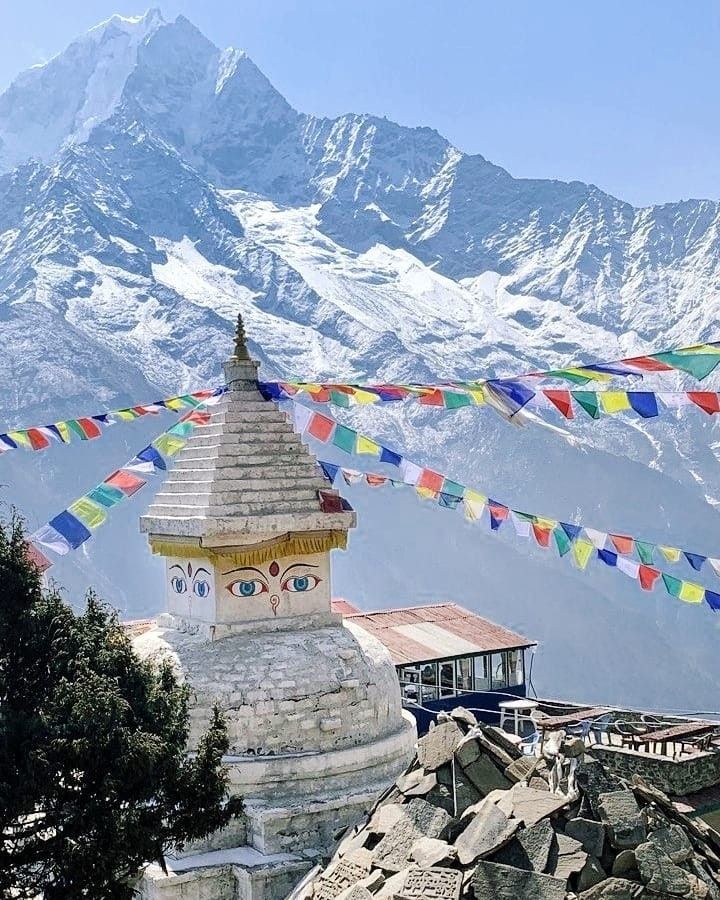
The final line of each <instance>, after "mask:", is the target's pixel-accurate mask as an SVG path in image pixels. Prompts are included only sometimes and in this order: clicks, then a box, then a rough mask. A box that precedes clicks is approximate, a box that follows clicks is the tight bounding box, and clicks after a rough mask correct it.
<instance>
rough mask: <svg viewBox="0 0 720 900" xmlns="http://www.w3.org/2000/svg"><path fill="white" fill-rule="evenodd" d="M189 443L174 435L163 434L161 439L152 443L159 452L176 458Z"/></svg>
mask: <svg viewBox="0 0 720 900" xmlns="http://www.w3.org/2000/svg"><path fill="white" fill-rule="evenodd" d="M186 443H187V441H186V440H185V438H182V437H177V435H174V434H161V435H160V437H159V438H156V440H154V441H153V442H152V445H153V447H154V448H155V449H156V450H158V451H159V452H160V453H164V454H165V455H166V456H175V454H176V453H177V452H178V451H179V450H182V448H183V447H184V446H185V444H186Z"/></svg>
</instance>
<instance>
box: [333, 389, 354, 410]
mask: <svg viewBox="0 0 720 900" xmlns="http://www.w3.org/2000/svg"><path fill="white" fill-rule="evenodd" d="M330 402H331V403H333V404H334V405H335V406H344V407H348V406H350V397H349V396H348V395H347V394H345V393H343V392H342V391H330Z"/></svg>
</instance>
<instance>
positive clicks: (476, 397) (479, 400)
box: [465, 388, 487, 406]
mask: <svg viewBox="0 0 720 900" xmlns="http://www.w3.org/2000/svg"><path fill="white" fill-rule="evenodd" d="M465 390H466V391H467V393H468V394H469V395H470V396H471V397H472V399H473V403H474V404H475V406H483V405H484V404H485V403H486V402H487V401H486V400H485V391H484V390H483V389H482V388H465Z"/></svg>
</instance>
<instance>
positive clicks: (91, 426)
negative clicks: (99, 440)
mask: <svg viewBox="0 0 720 900" xmlns="http://www.w3.org/2000/svg"><path fill="white" fill-rule="evenodd" d="M76 421H77V423H78V425H79V426H80V427H81V428H82V430H83V432H84V433H85V436H86V437H89V438H96V437H100V435H101V434H102V432H101V431H100V428H99V426H98V424H97V422H93V420H92V419H77V420H76Z"/></svg>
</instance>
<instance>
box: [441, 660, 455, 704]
mask: <svg viewBox="0 0 720 900" xmlns="http://www.w3.org/2000/svg"><path fill="white" fill-rule="evenodd" d="M440 696H441V697H454V696H455V662H454V661H453V660H449V661H448V662H441V663H440Z"/></svg>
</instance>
